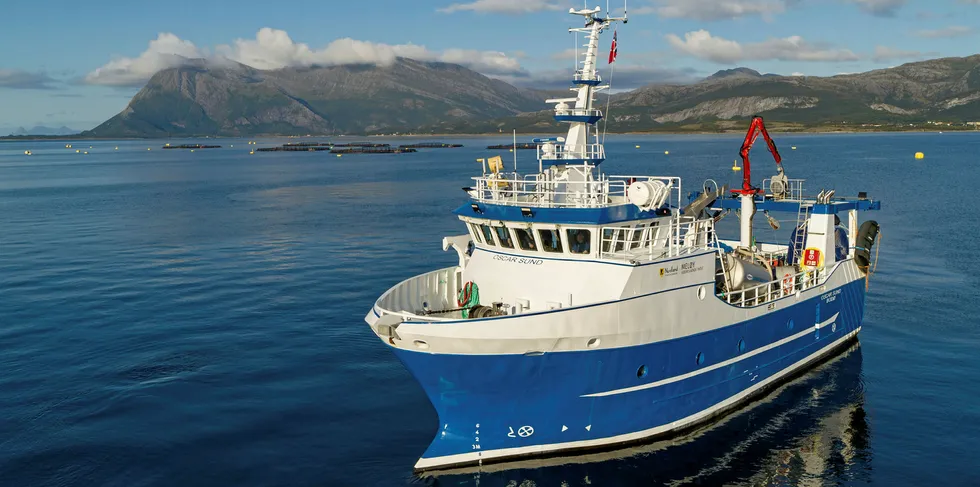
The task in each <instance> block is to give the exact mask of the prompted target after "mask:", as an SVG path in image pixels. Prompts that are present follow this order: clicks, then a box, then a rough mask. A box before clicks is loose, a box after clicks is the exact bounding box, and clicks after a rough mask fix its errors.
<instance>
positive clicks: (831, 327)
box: [830, 323, 837, 333]
mask: <svg viewBox="0 0 980 487" xmlns="http://www.w3.org/2000/svg"><path fill="white" fill-rule="evenodd" d="M830 332H831V333H836V332H837V323H834V324H833V325H830Z"/></svg>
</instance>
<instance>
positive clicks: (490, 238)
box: [480, 225, 494, 245]
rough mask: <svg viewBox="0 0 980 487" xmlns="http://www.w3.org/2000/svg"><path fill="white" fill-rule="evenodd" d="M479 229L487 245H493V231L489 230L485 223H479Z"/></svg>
mask: <svg viewBox="0 0 980 487" xmlns="http://www.w3.org/2000/svg"><path fill="white" fill-rule="evenodd" d="M480 230H482V231H483V239H484V240H486V242H487V245H493V244H494V243H493V233H492V232H491V231H490V227H488V226H487V225H480Z"/></svg>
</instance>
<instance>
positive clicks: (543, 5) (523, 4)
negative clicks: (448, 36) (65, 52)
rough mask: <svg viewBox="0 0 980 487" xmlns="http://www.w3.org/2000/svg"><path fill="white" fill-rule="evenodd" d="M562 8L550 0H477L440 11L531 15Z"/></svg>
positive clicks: (456, 4) (453, 5)
mask: <svg viewBox="0 0 980 487" xmlns="http://www.w3.org/2000/svg"><path fill="white" fill-rule="evenodd" d="M561 9H562V7H561V6H560V5H557V4H556V3H555V2H552V1H550V0H476V1H474V2H469V3H454V4H452V5H450V6H448V7H445V8H440V9H438V11H439V12H443V13H447V14H449V13H454V12H464V11H470V12H481V13H505V14H529V13H534V12H540V11H542V10H561Z"/></svg>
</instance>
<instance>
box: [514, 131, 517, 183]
mask: <svg viewBox="0 0 980 487" xmlns="http://www.w3.org/2000/svg"><path fill="white" fill-rule="evenodd" d="M514 174H515V176H516V174H517V129H514Z"/></svg>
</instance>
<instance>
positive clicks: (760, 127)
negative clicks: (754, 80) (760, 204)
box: [732, 115, 783, 194]
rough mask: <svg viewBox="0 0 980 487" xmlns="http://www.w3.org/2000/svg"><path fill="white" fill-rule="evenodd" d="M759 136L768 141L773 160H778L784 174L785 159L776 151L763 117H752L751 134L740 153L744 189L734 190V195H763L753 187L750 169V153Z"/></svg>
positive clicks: (779, 168)
mask: <svg viewBox="0 0 980 487" xmlns="http://www.w3.org/2000/svg"><path fill="white" fill-rule="evenodd" d="M759 134H762V137H763V138H765V139H766V144H768V145H769V152H772V157H773V159H776V169H777V170H779V173H780V174H782V172H783V166H782V162H783V158H782V157H781V156H780V155H779V150H778V149H776V143H775V142H773V141H772V138H771V137H769V132H767V131H766V124H765V123H763V122H762V117H760V116H758V115H756V116H754V117H752V124H751V125H750V126H749V132H748V133H747V134H745V142H742V150H741V151H739V155H741V156H742V166H743V171H744V174H743V175H742V189H733V190H732V192H733V193H739V194H756V193H761V192H762V190H761V189H758V188H755V187H753V186H752V174H751V168H750V167H749V151H750V150H752V145H753V144H755V140H756V139H757V138H759Z"/></svg>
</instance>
